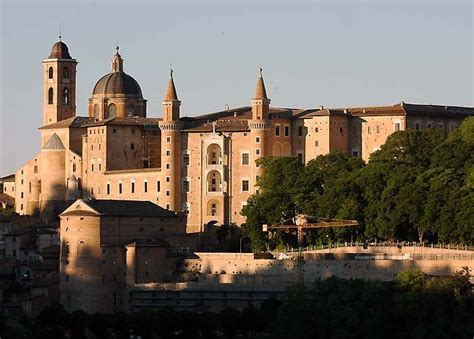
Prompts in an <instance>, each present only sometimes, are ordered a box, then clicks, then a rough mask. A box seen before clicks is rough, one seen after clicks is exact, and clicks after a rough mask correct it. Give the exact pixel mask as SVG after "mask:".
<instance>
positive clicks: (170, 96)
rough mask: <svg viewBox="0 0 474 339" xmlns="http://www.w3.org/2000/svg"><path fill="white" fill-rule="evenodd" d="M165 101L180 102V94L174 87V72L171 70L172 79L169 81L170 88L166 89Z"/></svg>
mask: <svg viewBox="0 0 474 339" xmlns="http://www.w3.org/2000/svg"><path fill="white" fill-rule="evenodd" d="M164 100H165V101H174V100H176V101H177V100H178V94H177V93H176V87H175V86H174V80H173V70H172V69H171V70H170V79H169V80H168V88H167V89H166V95H165V98H164Z"/></svg>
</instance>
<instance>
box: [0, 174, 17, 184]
mask: <svg viewBox="0 0 474 339" xmlns="http://www.w3.org/2000/svg"><path fill="white" fill-rule="evenodd" d="M7 181H15V173H13V174H10V175H6V176H4V177H2V178H0V182H7Z"/></svg>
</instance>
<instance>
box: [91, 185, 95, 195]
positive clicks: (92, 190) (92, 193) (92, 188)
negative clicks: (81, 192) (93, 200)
mask: <svg viewBox="0 0 474 339" xmlns="http://www.w3.org/2000/svg"><path fill="white" fill-rule="evenodd" d="M91 195H94V187H91Z"/></svg>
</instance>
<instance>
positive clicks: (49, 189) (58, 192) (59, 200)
mask: <svg viewBox="0 0 474 339" xmlns="http://www.w3.org/2000/svg"><path fill="white" fill-rule="evenodd" d="M39 167H40V169H41V172H40V173H41V203H40V206H39V207H40V213H41V217H42V218H43V219H44V220H46V221H50V220H52V219H53V218H54V217H55V216H57V215H58V214H59V213H60V212H61V211H62V210H63V209H64V200H65V197H66V185H65V177H66V149H65V147H64V144H63V143H62V141H61V139H60V138H59V136H58V135H57V134H56V133H54V134H53V135H52V136H51V137H50V138H49V140H48V141H47V142H46V144H45V145H44V146H43V148H42V149H41V153H40V156H39Z"/></svg>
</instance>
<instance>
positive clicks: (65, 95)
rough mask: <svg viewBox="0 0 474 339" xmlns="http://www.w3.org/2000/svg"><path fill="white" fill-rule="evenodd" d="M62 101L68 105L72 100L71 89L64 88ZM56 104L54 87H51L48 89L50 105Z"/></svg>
mask: <svg viewBox="0 0 474 339" xmlns="http://www.w3.org/2000/svg"><path fill="white" fill-rule="evenodd" d="M61 98H62V103H63V105H68V104H69V102H70V100H69V99H70V98H69V89H68V88H67V87H66V88H63V93H62V96H61ZM52 104H54V89H53V88H52V87H50V88H49V90H48V105H52Z"/></svg>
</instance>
